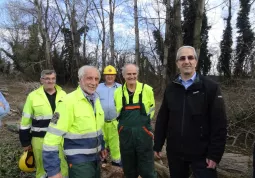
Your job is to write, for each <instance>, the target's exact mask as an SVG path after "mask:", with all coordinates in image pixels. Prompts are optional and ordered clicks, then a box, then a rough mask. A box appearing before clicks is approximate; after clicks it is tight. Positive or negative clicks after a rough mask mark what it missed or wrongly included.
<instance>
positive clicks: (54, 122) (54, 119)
mask: <svg viewBox="0 0 255 178" xmlns="http://www.w3.org/2000/svg"><path fill="white" fill-rule="evenodd" d="M59 116H60V115H59V113H58V112H55V113H54V114H53V116H52V119H51V121H50V122H52V123H53V124H57V122H58V119H59Z"/></svg>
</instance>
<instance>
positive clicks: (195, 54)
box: [176, 46, 198, 61]
mask: <svg viewBox="0 0 255 178" xmlns="http://www.w3.org/2000/svg"><path fill="white" fill-rule="evenodd" d="M184 48H188V49H192V50H193V54H194V57H195V59H196V60H198V58H197V52H196V50H195V48H194V47H192V46H182V47H180V48H179V49H178V51H177V54H176V61H178V60H179V58H180V52H181V50H182V49H184Z"/></svg>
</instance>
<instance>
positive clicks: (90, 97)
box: [81, 90, 96, 101]
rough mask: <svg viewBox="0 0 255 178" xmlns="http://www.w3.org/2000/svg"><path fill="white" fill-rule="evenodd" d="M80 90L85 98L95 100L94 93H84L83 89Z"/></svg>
mask: <svg viewBox="0 0 255 178" xmlns="http://www.w3.org/2000/svg"><path fill="white" fill-rule="evenodd" d="M81 91H82V93H83V95H84V96H85V98H87V99H88V100H93V101H95V98H96V95H95V93H93V94H91V95H89V94H87V93H85V92H84V91H83V90H81Z"/></svg>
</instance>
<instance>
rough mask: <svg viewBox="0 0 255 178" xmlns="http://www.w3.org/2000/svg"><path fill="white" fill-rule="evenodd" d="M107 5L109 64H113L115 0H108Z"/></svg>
mask: <svg viewBox="0 0 255 178" xmlns="http://www.w3.org/2000/svg"><path fill="white" fill-rule="evenodd" d="M109 7H110V14H109V21H110V51H111V58H110V64H112V65H113V64H114V31H113V25H114V12H115V7H116V6H115V0H109Z"/></svg>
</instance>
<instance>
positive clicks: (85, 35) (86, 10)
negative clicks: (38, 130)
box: [82, 0, 93, 60]
mask: <svg viewBox="0 0 255 178" xmlns="http://www.w3.org/2000/svg"><path fill="white" fill-rule="evenodd" d="M92 1H93V0H85V10H84V26H85V28H84V35H83V47H82V49H83V60H85V59H86V56H87V50H86V49H87V48H86V44H87V40H86V38H87V31H88V19H87V18H88V11H89V8H90V6H91V3H92Z"/></svg>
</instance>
